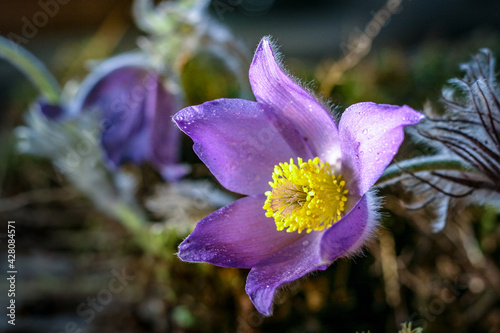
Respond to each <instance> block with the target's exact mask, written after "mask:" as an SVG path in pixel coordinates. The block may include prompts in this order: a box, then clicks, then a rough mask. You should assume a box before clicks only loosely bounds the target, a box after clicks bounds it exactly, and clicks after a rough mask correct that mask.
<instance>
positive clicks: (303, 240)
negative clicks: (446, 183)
mask: <svg viewBox="0 0 500 333" xmlns="http://www.w3.org/2000/svg"><path fill="white" fill-rule="evenodd" d="M250 83H251V86H252V90H253V92H254V95H255V97H256V99H257V102H252V101H247V100H241V99H219V100H215V101H211V102H207V103H204V104H202V105H198V106H193V107H188V108H185V109H183V110H181V111H180V112H179V113H177V114H176V115H175V116H174V121H175V122H176V123H177V125H178V126H179V127H180V128H181V130H182V131H184V132H185V133H186V134H188V135H189V136H190V137H191V138H192V139H193V141H194V150H195V152H196V153H197V154H198V156H199V157H200V158H201V160H202V161H203V162H204V163H205V164H206V165H207V166H208V168H209V169H210V170H211V171H212V173H213V174H214V175H215V177H217V179H218V180H219V181H220V182H221V184H222V185H223V186H225V187H226V188H227V189H229V190H231V191H234V192H238V193H241V194H244V195H247V196H246V197H244V198H242V199H239V200H237V201H236V202H234V203H232V204H230V205H228V206H226V207H224V208H221V209H219V210H218V211H216V212H214V213H212V214H211V215H210V216H208V217H206V218H205V219H203V220H202V221H200V222H199V223H198V225H197V226H196V228H195V230H194V231H193V233H192V234H191V235H190V236H189V237H188V238H187V239H185V240H184V242H182V244H181V245H180V246H179V253H178V255H179V257H180V259H182V260H185V261H191V262H208V263H212V264H214V265H218V266H223V267H235V268H249V269H251V271H250V273H249V275H248V279H247V285H246V291H247V293H248V294H249V296H250V298H251V300H252V302H253V303H254V305H255V306H256V308H257V310H258V311H259V312H261V313H263V314H265V315H269V314H270V313H271V311H272V303H273V297H274V293H275V291H276V289H277V288H278V287H279V286H281V285H283V284H284V283H287V282H291V281H294V280H296V279H298V278H300V277H302V276H304V275H305V274H308V273H310V272H312V271H314V270H318V269H320V270H324V269H326V268H327V267H328V265H330V264H331V263H332V262H333V261H335V260H336V259H337V258H339V257H341V256H346V255H349V254H353V253H355V252H356V251H358V250H359V249H360V248H361V247H362V245H363V244H364V243H365V241H366V239H367V238H368V237H369V236H370V235H371V234H372V233H373V231H374V229H375V228H376V225H377V216H378V215H377V209H376V208H377V203H376V199H375V197H374V196H373V195H371V194H370V192H369V190H370V188H371V186H372V185H373V184H374V183H375V182H376V181H377V179H378V178H379V177H380V175H381V174H382V173H383V171H384V169H385V168H386V166H387V165H388V164H389V163H390V162H391V160H392V159H393V157H394V155H395V154H396V152H397V151H398V149H399V146H400V144H401V143H402V141H403V138H404V132H403V128H404V127H405V126H407V125H413V124H416V123H418V122H419V121H420V120H421V119H422V115H421V114H419V113H417V112H416V111H414V110H413V109H411V108H410V107H408V106H403V107H399V106H393V105H381V104H375V103H359V104H355V105H352V106H351V107H349V108H348V109H347V110H346V111H345V112H344V114H343V115H342V118H341V119H340V122H339V123H338V124H336V122H335V121H334V120H333V118H332V117H331V116H330V114H329V113H328V112H327V111H326V108H325V107H323V106H322V105H321V104H320V103H319V102H318V101H317V100H316V99H315V98H313V97H312V96H311V95H310V94H308V93H307V92H306V91H305V90H304V89H303V88H301V87H300V86H299V85H298V84H296V83H295V82H294V81H293V80H292V79H291V78H290V77H288V76H287V75H286V74H285V73H284V72H283V71H282V69H281V68H280V66H279V65H278V64H277V63H276V60H275V58H274V54H273V51H272V48H271V45H270V42H269V40H267V39H263V40H262V41H261V43H260V44H259V46H258V48H257V50H256V52H255V56H254V59H253V62H252V64H251V67H250ZM270 181H273V182H272V183H271V182H270ZM286 228H287V230H286V231H285V230H284V229H286ZM302 230H305V231H306V232H300V231H302ZM287 231H288V232H287Z"/></svg>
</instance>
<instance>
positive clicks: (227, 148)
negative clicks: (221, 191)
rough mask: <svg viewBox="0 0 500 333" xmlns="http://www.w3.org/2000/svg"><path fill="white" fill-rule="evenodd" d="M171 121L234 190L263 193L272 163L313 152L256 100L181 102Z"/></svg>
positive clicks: (288, 125)
mask: <svg viewBox="0 0 500 333" xmlns="http://www.w3.org/2000/svg"><path fill="white" fill-rule="evenodd" d="M174 121H175V122H176V123H177V125H178V126H179V127H180V129H181V130H182V131H184V132H185V133H186V134H187V135H189V136H190V137H191V138H192V139H193V141H194V150H195V152H196V154H197V155H198V156H199V157H200V159H201V160H202V161H203V162H204V163H205V164H206V165H207V166H208V168H209V169H210V171H211V172H212V173H213V174H214V175H215V177H216V178H217V179H218V180H219V182H220V183H221V184H222V185H223V186H224V187H226V188H227V189H228V190H231V191H234V192H238V193H242V194H247V195H254V194H261V193H264V192H265V191H266V190H268V189H270V187H269V184H268V183H269V181H270V180H271V175H272V172H273V170H274V166H275V165H276V164H278V163H280V162H286V161H288V160H290V158H296V157H302V158H304V159H308V158H311V157H312V156H311V154H310V153H309V151H308V150H307V147H306V145H305V144H304V142H303V141H302V139H301V138H300V136H299V135H297V130H296V129H295V128H294V127H293V126H292V125H291V124H290V123H288V122H287V121H286V119H279V118H278V117H276V115H274V114H273V112H272V111H271V110H270V109H269V108H268V107H267V106H266V105H263V104H260V103H256V102H251V101H246V100H242V99H219V100H215V101H211V102H207V103H204V104H201V105H197V106H192V107H188V108H185V109H183V110H181V111H179V112H178V113H177V114H176V115H175V116H174Z"/></svg>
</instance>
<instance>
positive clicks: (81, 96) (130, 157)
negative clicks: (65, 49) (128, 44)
mask: <svg viewBox="0 0 500 333" xmlns="http://www.w3.org/2000/svg"><path fill="white" fill-rule="evenodd" d="M180 107H181V102H180V99H179V97H178V96H177V95H176V94H174V93H172V92H171V90H170V89H167V88H166V86H165V83H164V78H163V77H162V76H161V75H160V73H159V72H158V71H156V70H154V69H152V68H151V67H150V66H149V62H148V59H147V58H145V57H144V56H142V55H122V56H118V57H115V58H112V59H109V60H106V61H104V62H103V63H101V64H100V65H99V66H97V67H96V68H95V69H94V70H93V71H92V73H91V74H89V76H88V77H87V78H86V79H85V80H84V81H83V82H82V84H81V86H80V88H79V90H78V91H77V93H76V95H75V96H74V98H73V100H72V101H71V102H70V103H69V104H68V106H67V107H66V111H65V115H64V117H65V118H73V117H77V116H78V115H79V114H80V113H82V112H98V113H99V116H100V120H101V121H100V126H99V130H100V131H101V141H102V146H103V148H104V153H105V156H106V158H107V162H108V165H109V166H110V167H111V168H116V167H118V166H121V165H122V164H124V163H126V162H132V163H136V164H140V163H143V162H150V163H151V164H152V165H153V166H154V167H155V168H156V169H157V170H158V171H159V172H160V173H161V174H162V176H163V177H164V178H165V179H166V180H175V179H178V178H179V177H181V176H183V175H184V174H185V173H186V171H187V170H186V167H185V166H182V165H179V164H178V162H179V154H180V140H181V137H180V132H179V130H178V129H177V128H176V127H175V124H173V123H172V121H171V117H172V115H173V114H174V113H175V112H176V111H177V110H179V109H180ZM57 108H59V109H60V108H61V107H58V106H49V105H46V106H45V107H42V112H43V113H44V114H45V115H46V116H48V117H49V118H51V119H54V120H58V119H61V118H63V116H61V114H60V113H59V114H57V113H56V112H53V109H54V110H57ZM43 110H46V112H44V111H43Z"/></svg>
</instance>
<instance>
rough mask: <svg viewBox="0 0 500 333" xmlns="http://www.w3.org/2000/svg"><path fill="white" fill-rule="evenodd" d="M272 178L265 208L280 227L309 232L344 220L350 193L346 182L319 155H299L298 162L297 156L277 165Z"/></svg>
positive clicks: (278, 227)
mask: <svg viewBox="0 0 500 333" xmlns="http://www.w3.org/2000/svg"><path fill="white" fill-rule="evenodd" d="M272 179H273V181H272V182H269V185H270V186H271V190H270V191H267V192H266V193H265V194H266V196H267V199H266V203H265V204H264V207H263V208H264V209H265V210H266V216H267V217H274V221H275V223H276V227H277V229H278V230H283V229H285V228H287V229H286V231H287V232H294V231H297V232H299V233H301V232H302V230H306V231H307V232H308V233H309V232H311V231H313V230H316V231H319V230H324V229H326V228H329V227H331V226H332V225H333V224H334V223H335V222H337V221H338V220H340V219H341V217H342V212H343V211H344V209H345V202H346V201H347V197H346V194H347V192H348V191H347V190H345V189H344V186H345V181H343V180H342V175H338V176H337V177H336V176H335V175H334V174H333V173H332V172H331V170H330V164H328V163H323V162H321V160H320V159H319V158H318V157H316V158H314V159H313V160H309V161H307V162H304V161H303V160H302V159H301V158H300V157H298V158H297V164H294V161H293V159H290V163H280V164H279V165H276V166H275V167H274V172H273V174H272Z"/></svg>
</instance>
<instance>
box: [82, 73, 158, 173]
mask: <svg viewBox="0 0 500 333" xmlns="http://www.w3.org/2000/svg"><path fill="white" fill-rule="evenodd" d="M158 84H159V83H158V81H157V78H155V77H154V75H150V74H149V71H147V70H146V69H143V68H138V67H122V68H119V69H116V70H114V71H112V72H111V73H108V75H106V76H105V77H104V78H102V79H101V80H100V81H99V82H97V83H96V84H95V86H94V87H93V89H91V90H90V91H89V93H88V95H87V97H86V99H85V100H84V102H83V105H82V109H95V110H97V111H99V112H102V119H103V120H102V122H103V125H104V130H103V134H102V144H103V146H104V149H105V151H106V155H107V157H108V158H109V159H110V161H111V162H112V163H113V164H114V166H119V165H121V164H123V163H125V162H129V161H132V162H134V163H140V162H143V161H144V160H146V159H147V158H148V157H149V155H150V153H151V145H150V144H149V143H150V141H151V130H150V127H151V126H152V123H153V117H154V112H155V110H154V108H151V107H150V106H151V103H152V100H153V99H155V98H156V89H149V90H148V89H147V88H146V87H149V86H150V85H154V86H155V87H157V86H158Z"/></svg>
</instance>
